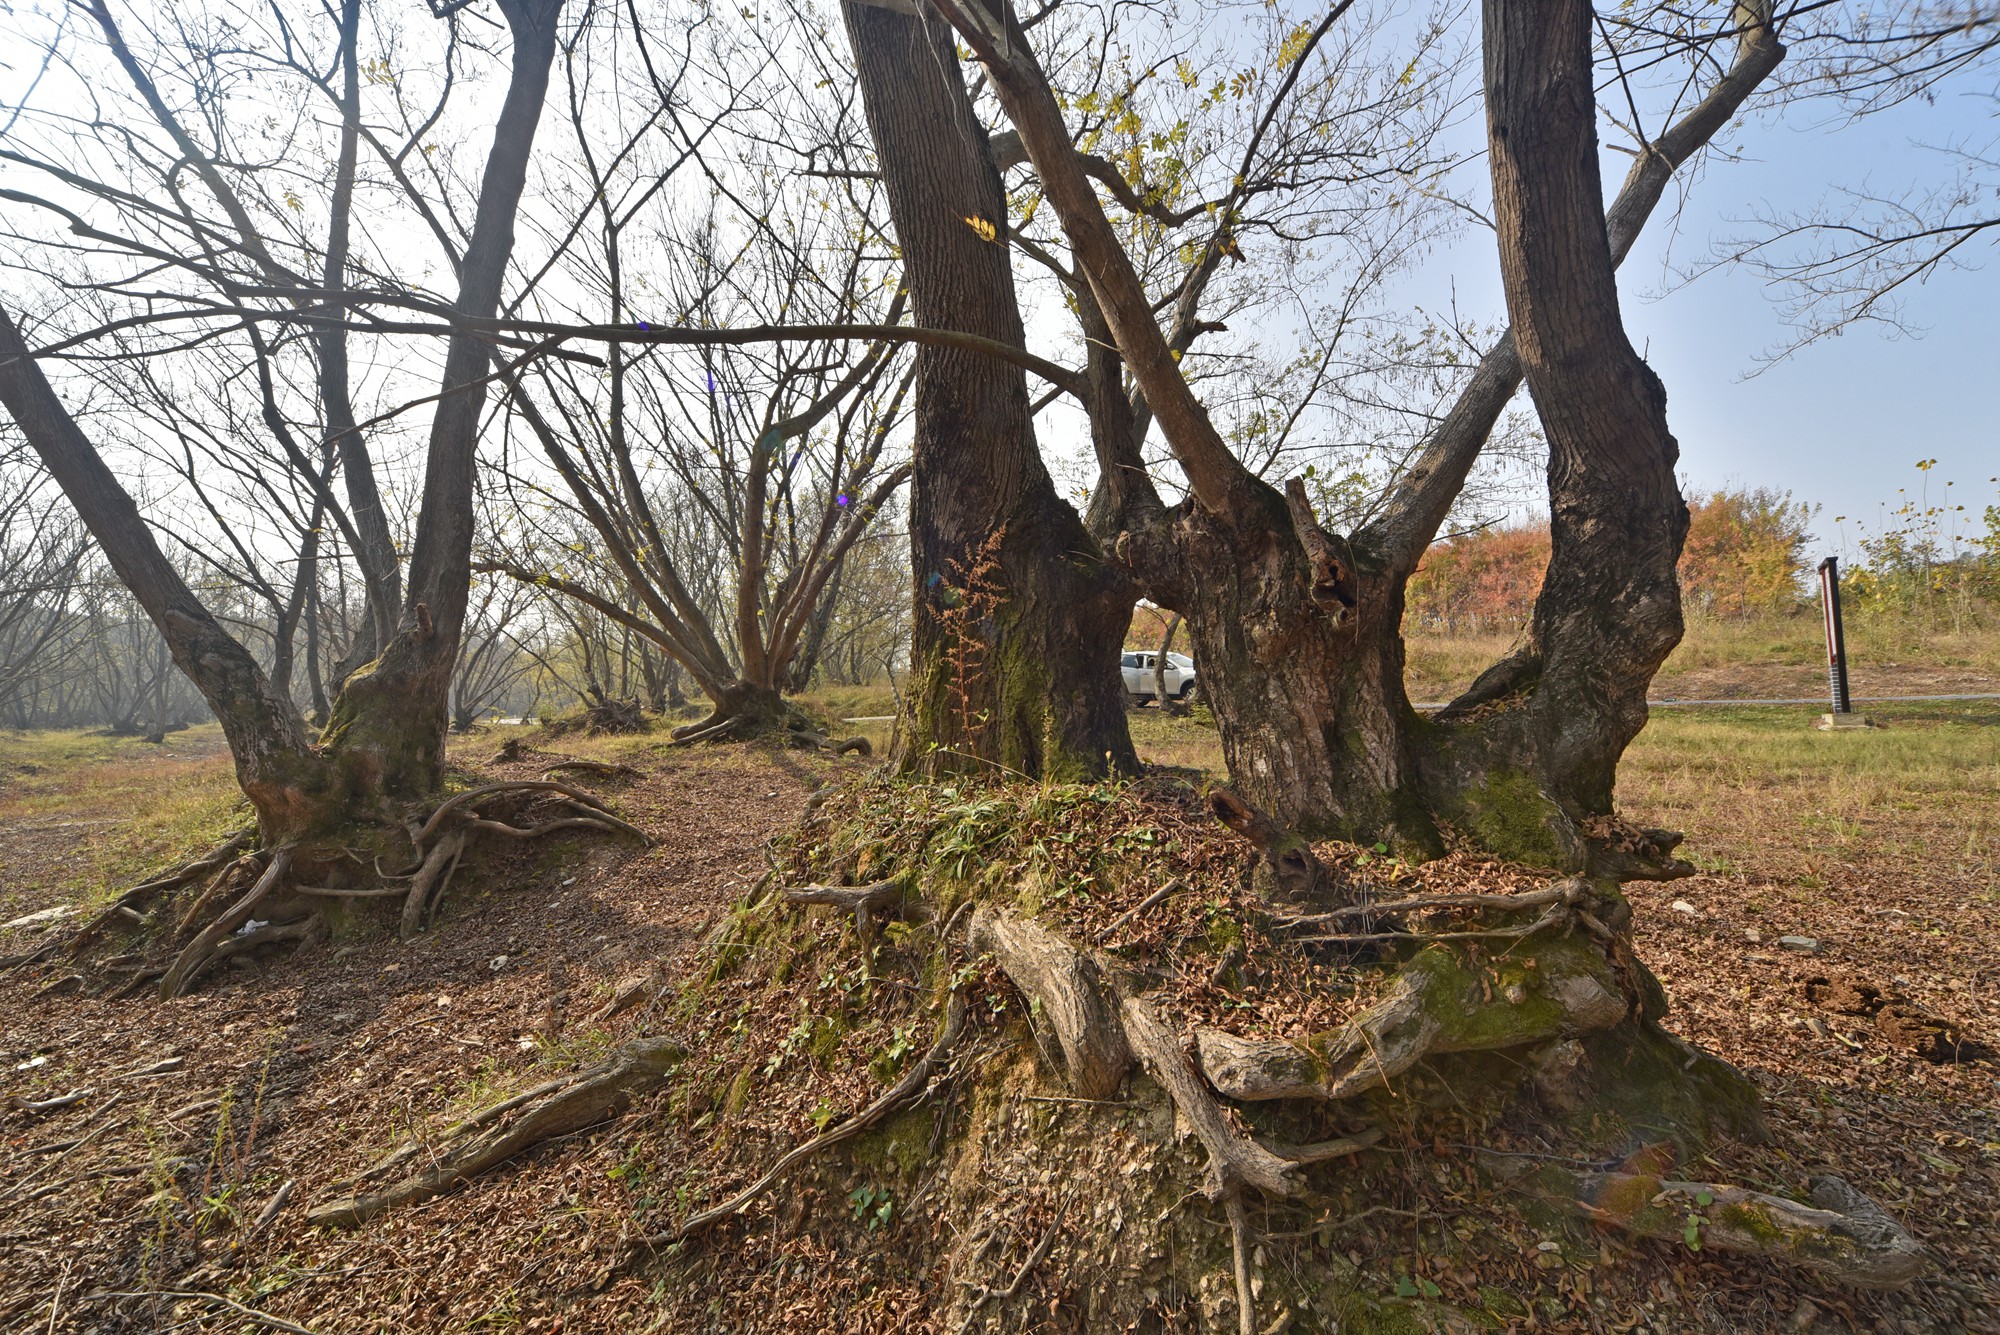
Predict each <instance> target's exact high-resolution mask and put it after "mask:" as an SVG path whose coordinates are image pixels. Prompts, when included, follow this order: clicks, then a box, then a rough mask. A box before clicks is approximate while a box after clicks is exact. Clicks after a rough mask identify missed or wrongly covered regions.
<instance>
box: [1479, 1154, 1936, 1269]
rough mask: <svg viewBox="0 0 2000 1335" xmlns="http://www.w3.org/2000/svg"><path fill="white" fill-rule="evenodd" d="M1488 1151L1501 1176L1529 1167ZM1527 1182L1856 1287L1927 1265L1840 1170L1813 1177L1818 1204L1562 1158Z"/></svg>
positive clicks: (1564, 1201) (1665, 1233)
mask: <svg viewBox="0 0 2000 1335" xmlns="http://www.w3.org/2000/svg"><path fill="white" fill-rule="evenodd" d="M1487 1160H1488V1162H1489V1163H1492V1164H1495V1165H1497V1166H1498V1167H1499V1169H1500V1171H1501V1172H1502V1174H1503V1176H1511V1175H1513V1174H1518V1173H1521V1172H1522V1171H1523V1164H1522V1161H1521V1160H1518V1159H1512V1158H1511V1156H1507V1155H1502V1154H1492V1155H1488V1156H1487ZM1509 1170H1511V1172H1510V1171H1509ZM1524 1185H1525V1186H1526V1187H1527V1189H1528V1190H1530V1191H1532V1192H1534V1193H1535V1194H1536V1195H1538V1196H1541V1197H1543V1198H1544V1199H1546V1200H1549V1201H1552V1202H1555V1203H1557V1204H1561V1205H1564V1206H1567V1207H1568V1208H1570V1209H1573V1210H1576V1211H1578V1212H1579V1213H1581V1214H1584V1215H1586V1216H1588V1217H1589V1218H1591V1219H1594V1220H1596V1221H1597V1222H1598V1223H1600V1224H1608V1225H1612V1226H1614V1227H1617V1228H1622V1229H1624V1230H1626V1231H1627V1232H1629V1233H1635V1234H1638V1235H1639V1236H1640V1237H1646V1238H1657V1239H1660V1240H1662V1241H1667V1242H1687V1243H1699V1244H1700V1245H1701V1246H1703V1247H1713V1248H1715V1249H1716V1250H1717V1251H1725V1252H1735V1253H1738V1254H1741V1255H1745V1256H1757V1257H1762V1258H1764V1259H1765V1260H1770V1261H1778V1262H1782V1263H1784V1264H1787V1265H1796V1266H1802V1267H1804V1268H1805V1269H1807V1270H1812V1271H1815V1272H1817V1273H1819V1274H1822V1275H1825V1276H1826V1277H1827V1278H1828V1279H1831V1280H1834V1281H1836V1282H1838V1283H1841V1284H1847V1285H1851V1286H1853V1287H1855V1288H1861V1289H1899V1288H1902V1287H1903V1286H1904V1285H1906V1284H1908V1283H1909V1282H1910V1281H1911V1280H1913V1279H1915V1278H1916V1277H1917V1276H1918V1275H1919V1274H1921V1273H1922V1272H1923V1268H1924V1257H1923V1248H1922V1246H1921V1244H1919V1243H1918V1242H1917V1240H1916V1239H1915V1238H1913V1237H1911V1236H1910V1234H1909V1233H1908V1232H1906V1231H1905V1230H1904V1229H1903V1227H1902V1225H1900V1224H1898V1223H1897V1222H1896V1221H1895V1220H1894V1219H1891V1218H1890V1217H1889V1215H1888V1213H1887V1212H1886V1211H1885V1210H1883V1209H1882V1207H1881V1206H1879V1205H1877V1204H1876V1203H1875V1202H1874V1201H1872V1200H1870V1199H1869V1198H1868V1197H1867V1196H1865V1195H1863V1194H1862V1193H1861V1192H1859V1191H1856V1190H1855V1189H1854V1188H1853V1187H1851V1186H1849V1185H1848V1184H1847V1183H1846V1182H1845V1181H1843V1180H1842V1179H1840V1178H1837V1177H1831V1176H1827V1177H1816V1178H1814V1179H1813V1180H1812V1204H1811V1205H1806V1204H1802V1203H1801V1202H1799V1201H1793V1200H1786V1199H1785V1198H1784V1197H1782V1196H1771V1195H1767V1194H1765V1193H1764V1192H1761V1191H1752V1190H1750V1189H1749V1188H1747V1187H1732V1186H1727V1185H1724V1184H1721V1183H1715V1182H1676V1181H1671V1180H1666V1179H1662V1178H1659V1177H1654V1176H1652V1175H1650V1174H1645V1173H1578V1172H1574V1171H1572V1170H1570V1169H1566V1168H1561V1167H1538V1168H1536V1169H1534V1170H1532V1171H1529V1172H1528V1173H1527V1175H1526V1179H1525V1183H1524Z"/></svg>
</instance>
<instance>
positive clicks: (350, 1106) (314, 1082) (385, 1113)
mask: <svg viewBox="0 0 2000 1335" xmlns="http://www.w3.org/2000/svg"><path fill="white" fill-rule="evenodd" d="M625 758H628V759H635V760H636V762H637V763H638V764H640V765H641V767H642V768H644V769H645V770H647V772H648V774H647V778H646V779H644V780H643V781H640V782H634V783H628V784H626V785H623V786H622V787H613V788H612V789H610V790H609V791H610V793H611V795H612V796H613V797H614V798H615V801H616V803H617V805H618V807H619V808H620V809H621V810H622V811H623V813H624V814H625V815H626V816H627V817H628V818H630V819H632V820H633V821H634V822H635V823H637V824H638V825H640V826H641V827H642V828H644V829H645V830H647V831H648V832H649V833H650V834H652V835H653V836H654V838H655V839H656V840H657V844H656V846H655V847H654V848H652V849H650V850H648V851H645V852H643V853H639V852H638V851H637V850H635V849H634V848H633V846H632V845H631V844H630V843H611V842H607V841H604V840H601V839H591V840H589V841H587V842H579V843H575V844H566V845H565V844H558V843H556V842H555V841H547V842H546V843H536V844H531V845H528V846H526V847H523V848H520V849H511V848H510V849H508V850H506V852H505V856H506V858H507V859H508V860H507V861H505V862H497V861H492V860H488V861H485V862H481V863H477V864H472V865H469V867H468V868H467V869H466V870H464V871H461V873H460V876H459V878H458V880H457V882H456V883H455V884H454V886H453V888H452V890H451V894H450V898H449V900H448V902H447V905H446V908H445V912H444V916H443V919H442V920H441V921H440V922H439V924H438V925H437V926H436V927H435V928H434V930H433V931H431V932H430V933H429V934H427V935H426V936H424V937H423V938H421V939H419V940H417V941H415V942H413V943H410V944H408V945H399V944H397V943H396V942H395V941H394V940H393V939H391V938H388V937H386V936H384V935H382V934H380V933H377V932H373V931H370V932H365V933H363V934H362V935H360V936H358V937H354V938H352V939H349V940H347V941H345V942H336V943H334V944H331V945H325V946H320V947H317V948H314V949H313V950H311V951H309V952H306V953H304V954H301V955H299V956H296V957H293V958H291V959H283V958H280V959H276V960H273V961H270V962H267V963H264V964H261V965H257V966H254V967H252V968H250V969H247V970H242V971H237V972H233V973H230V974H228V975H227V976H225V977H224V978H222V979H221V980H220V981H218V982H216V983H213V984H210V985H207V986H204V987H203V988H202V989H200V990H199V991H197V992H196V993H195V994H194V995H192V996H190V997H187V998H184V999H182V1000H179V1001H175V1002H171V1003H165V1004H162V1003H160V1002H157V1001H154V1000H152V999H151V998H150V996H147V997H144V998H142V999H136V1000H132V1001H125V1002H117V1001H111V1000H107V999H105V998H102V997H98V996H86V995H80V994H78V993H76V992H60V991H58V992H55V993H47V992H40V993H38V991H37V986H38V984H40V983H41V982H42V980H41V979H24V978H23V976H22V975H21V974H15V975H12V976H10V977H8V978H6V979H5V981H4V984H0V1032H4V1035H5V1037H4V1039H3V1040H0V1049H4V1052H0V1056H4V1059H5V1065H4V1068H0V1069H4V1071H5V1073H6V1079H5V1084H4V1088H5V1091H6V1093H7V1094H9V1095H14V1096H17V1097H19V1098H23V1099H29V1100H41V1099H49V1098H52V1097H55V1096H59V1095H63V1094H67V1093H70V1092H73V1091H77V1090H88V1091H90V1092H89V1094H88V1095H87V1096H86V1097H84V1098H83V1099H81V1100H80V1101H78V1102H76V1103H75V1104H73V1105H71V1106H68V1107H65V1108H62V1109H60V1110H57V1111H54V1112H51V1113H48V1114H44V1115H33V1114H29V1113H26V1112H23V1111H20V1110H19V1109H18V1108H17V1107H15V1106H14V1103H15V1100H14V1099H13V1098H9V1099H8V1100H7V1101H6V1102H7V1104H8V1106H7V1108H6V1110H5V1111H0V1130H4V1136H5V1143H4V1147H0V1182H4V1184H5V1185H4V1186H0V1328H4V1329H26V1328H33V1329H36V1330H79V1331H81V1330H100V1331H103V1330H148V1331H151V1330H164V1329H167V1328H170V1327H173V1328H181V1329H201V1328H204V1327H206V1328H213V1329H224V1328H235V1326H236V1325H240V1321H241V1318H240V1317H238V1318H228V1317H227V1309H226V1308H225V1307H223V1306H222V1305H220V1304H219V1303H217V1302H215V1301H212V1300H210V1299H206V1298H193V1299H174V1298H167V1297H160V1296H158V1295H159V1294H160V1293H162V1292H163V1291H170V1290H172V1291H187V1292H197V1291H198V1292H202V1293H209V1294H218V1293H219V1294H222V1295H225V1296H229V1297H232V1298H234V1299H235V1300H236V1301H238V1302H242V1303H246V1304H250V1305H253V1306H257V1307H260V1308H268V1309H270V1310H274V1311H284V1312H288V1313H291V1314H292V1319H293V1320H295V1321H303V1322H305V1323H306V1324H308V1325H309V1326H310V1328H311V1329H314V1330H316V1331H320V1332H327V1333H330V1332H332V1331H342V1332H347V1331H363V1330H371V1329H380V1330H385V1331H386V1330H399V1331H400V1330H415V1329H425V1330H462V1329H466V1328H467V1327H468V1326H469V1325H471V1324H472V1323H474V1322H475V1321H479V1320H481V1319H482V1318H483V1319H487V1320H489V1321H494V1320H497V1321H500V1323H501V1326H502V1328H507V1327H509V1326H511V1325H512V1324H513V1322H514V1320H515V1317H514V1316H510V1315H507V1314H508V1313H520V1312H522V1311H523V1309H524V1307H525V1308H532V1307H536V1306H540V1305H543V1304H545V1303H547V1302H548V1301H550V1300H552V1299H553V1298H554V1297H555V1296H556V1295H557V1294H558V1293H561V1292H564V1291H568V1290H571V1289H572V1288H573V1287H574V1286H575V1285H577V1284H579V1283H581V1282H582V1280H583V1278H584V1277H583V1276H580V1275H578V1274H576V1273H574V1271H575V1269H576V1262H577V1261H578V1260H579V1258H582V1259H588V1252H587V1249H585V1248H582V1247H579V1245H578V1244H579V1242H580V1240H581V1238H582V1236H583V1234H584V1233H586V1232H593V1231H595V1230H603V1232H602V1234H601V1238H602V1239H603V1240H608V1239H613V1238H615V1237H616V1236H617V1235H618V1232H619V1225H618V1221H617V1220H615V1219H604V1218H597V1217H595V1216H596V1214H597V1206H595V1205H594V1204H593V1202H594V1201H597V1199H598V1198H599V1197H601V1196H604V1195H605V1189H606V1188H607V1187H609V1188H612V1192H611V1194H612V1195H617V1194H618V1193H617V1192H616V1189H615V1184H613V1183H612V1182H610V1181H609V1179H607V1177H606V1171H607V1167H610V1166H615V1165H606V1164H602V1163H597V1162H595V1159H596V1158H597V1157H598V1156H599V1154H600V1153H601V1152H610V1151H608V1150H604V1149H603V1146H602V1145H601V1143H600V1141H599V1140H598V1139H596V1138H593V1137H590V1136H589V1135H586V1136H584V1137H582V1138H579V1139H577V1140H575V1141H573V1142H571V1143H567V1144H562V1145H557V1146H551V1147H546V1148H544V1149H543V1150H541V1151H539V1152H538V1153H536V1154H533V1155H530V1156H527V1160H526V1162H527V1163H529V1164H532V1171H524V1172H520V1173H514V1172H512V1170H511V1168H510V1169H503V1170H501V1172H500V1173H499V1174H497V1175H496V1176H497V1179H498V1180H497V1181H495V1182H493V1183H491V1184H488V1183H482V1184H481V1189H480V1190H478V1191H475V1192H461V1193H458V1194H456V1195H453V1196H448V1197H446V1198H444V1199H443V1200H440V1201H437V1202H435V1203H433V1204H432V1205H430V1206H427V1207H423V1208H418V1209H412V1210H406V1211H397V1212H392V1214H391V1215H389V1216H388V1217H386V1218H384V1219H382V1220H380V1221H378V1222H377V1224H376V1225H375V1226H373V1227H371V1228H369V1229H367V1230H363V1231H361V1232H359V1233H357V1234H352V1235H348V1234H333V1233H330V1232H324V1231H313V1230H307V1229H306V1228H305V1227H304V1225H303V1223H302V1219H303V1214H304V1210H305V1208H306V1207H307V1206H309V1205H310V1204H312V1203H313V1202H315V1201H317V1200H319V1199H321V1198H322V1197H324V1196H326V1195H329V1194H331V1193H330V1191H329V1187H330V1184H331V1183H333V1182H334V1181H335V1180H336V1179H338V1178H340V1177H342V1176H344V1175H346V1174H351V1173H353V1172H355V1171H356V1170H358V1169H359V1168H361V1167H363V1166H364V1165H365V1164H367V1163H368V1162H370V1161H372V1160H373V1159H374V1158H376V1157H378V1156H379V1155H380V1154H381V1153H382V1152H384V1151H386V1150H387V1149H389V1148H391V1147H393V1146H395V1145H397V1144H400V1143H403V1142H404V1141H405V1139H406V1137H407V1133H408V1131H409V1129H410V1128H412V1127H421V1126H424V1125H426V1124H428V1123H429V1122H430V1120H431V1119H432V1118H433V1117H434V1116H436V1115H438V1114H441V1113H443V1112H446V1111H447V1110H450V1111H457V1110H460V1109H462V1108H469V1107H470V1106H473V1105H476V1104H477V1103H479V1102H482V1101H485V1098H486V1097H487V1096H488V1095H489V1094H491V1092H492V1091H495V1090H498V1091H502V1092H505V1091H509V1090H512V1089H515V1088H518V1087H523V1086H526V1085H530V1084H534V1083H537V1082H539V1081H541V1080H544V1079H547V1078H549V1077H550V1076H552V1075H555V1074H559V1073H561V1072H563V1071H567V1070H570V1069H573V1068H574V1067H575V1066H576V1065H578V1064H580V1063H586V1062H588V1061H590V1060H592V1059H594V1058H595V1057H596V1056H597V1055H599V1054H600V1053H601V1052H602V1051H603V1050H604V1049H605V1048H607V1047H608V1046H610V1045H611V1044H612V1043H613V1042H614V1041H616V1040H617V1039H619V1038H622V1037H624V1036H626V1035H627V1034H629V1033H631V1032H637V1031H639V1030H640V1029H641V1028H642V1027H643V1028H644V1029H645V1030H646V1031H649V1032H652V1031H659V1030H661V1029H670V1028H671V1026H672V1019H671V1017H668V1016H665V1015H650V1016H649V1015H645V1014H643V1013H642V1012H640V1011H637V1010H635V1011H634V1012H632V1013H630V1014H627V1015H624V1016H621V1017H619V1018H618V1019H616V1020H614V1021H612V1022H610V1024H609V1025H606V1024H599V1023H597V1022H595V1021H594V1020H593V1018H592V1017H593V1013H594V1012H596V1011H597V1010H598V1009H599V1008H600V1007H601V1006H602V1004H603V1002H604V1001H605V999H606V998H607V997H608V996H609V994H610V993H611V991H612V989H613V988H614V987H615V985H616V984H617V983H618V982H619V981H620V980H621V979H624V978H627V977H630V976H633V975H635V974H646V973H648V972H655V973H659V974H661V975H664V976H668V977H671V976H672V975H673V973H674V971H675V970H676V969H677V968H678V966H679V964H680V962H681V961H682V960H683V958H684V957H685V955H686V954H687V952H688V951H689V949H690V948H691V947H692V946H694V945H695V944H696V943H697V942H698V941H699V940H700V939H701V938H702V937H703V935H704V934H705V932H706V931H707V930H709V929H710V927H711V926H712V925H713V924H714V923H715V922H717V921H718V920H719V918H720V916H721V915H722V913H723V912H724V911H725V910H726V908H727V906H728V904H729V903H730V901H731V899H732V898H733V897H735V896H737V895H740V894H741V893H742V892H743V891H744V890H745V889H746V888H747V887H748V886H749V885H750V883H751V882H753V881H754V880H755V879H756V877H757V876H758V875H760V874H761V873H762V871H763V869H764V859H763V857H762V854H761V846H762V844H763V841H764V840H765V839H766V838H767V836H768V835H769V834H770V833H771V832H772V831H773V830H775V829H776V828H778V827H779V826H780V825H782V824H783V823H785V822H787V821H789V820H791V819H793V818H795V817H796V815H797V813H798V811H799V809H800V806H801V804H802V802H803V799H804V798H805V796H806V794H807V793H808V792H810V791H811V790H812V789H813V788H814V787H816V786H817V785H818V784H819V783H821V782H823V781H824V779H825V777H826V775H827V772H828V768H829V767H828V766H826V765H824V764H820V763H818V762H806V761H799V760H796V759H794V758H792V757H790V756H786V755H773V754H770V753H767V752H762V751H742V750H734V751H721V750H717V751H711V752H709V753H707V754H705V755H702V756H699V757H695V756H688V755H685V754H683V753H677V752H667V753H657V752H656V753H652V754H650V755H644V756H639V757H625ZM545 763H547V758H546V757H541V758H533V757H531V758H530V759H528V760H526V761H523V762H521V763H519V764H517V765H514V766H498V767H495V768H494V773H495V775H496V777H515V778H519V777H533V776H534V775H535V774H536V773H538V772H539V769H540V766H541V764H545ZM850 763H851V762H850ZM68 819H71V820H74V819H78V817H74V816H72V817H69V818H68ZM82 819H91V817H82ZM58 833H62V832H58V831H52V830H49V829H34V830H23V829H16V830H12V831H8V832H6V834H5V835H4V836H0V838H4V839H5V840H6V841H7V842H6V843H4V844H0V857H6V858H7V860H8V861H9V863H10V864H11V865H12V867H13V872H12V874H13V875H14V876H16V877H20V878H23V879H26V880H33V879H35V873H34V870H33V869H34V866H35V865H36V864H35V862H34V861H33V859H36V858H45V857H47V856H48V854H47V852H46V850H47V849H48V847H49V845H48V844H47V843H46V842H45V841H46V840H47V839H48V838H50V837H51V836H52V835H53V834H58ZM23 841H26V842H23ZM42 865H45V866H46V865H49V864H48V863H46V862H44V863H43V864H42ZM500 885H505V886H506V887H507V888H506V889H504V890H502V889H498V888H496V887H497V886H500ZM6 935H7V936H8V937H10V938H18V936H19V934H18V933H7V934H6ZM19 945H20V941H19V940H18V939H13V940H7V941H0V953H11V952H12V951H13V950H16V949H18V948H19ZM287 1181H295V1183H296V1185H295V1187H294V1188H293V1191H292V1194H291V1197H290V1200H289V1202H288V1204H287V1206H286V1208H285V1210H284V1211H283V1212H282V1213H281V1214H280V1215H279V1216H278V1217H277V1219H276V1220H275V1221H274V1222H273V1224H272V1225H271V1226H270V1227H268V1228H267V1229H266V1230H265V1231H264V1232H263V1233H262V1234H260V1235H258V1236H256V1237H255V1238H249V1237H247V1236H246V1235H247V1234H248V1233H249V1230H250V1226H251V1224H252V1223H253V1222H254V1221H255V1220H256V1218H257V1217H258V1215H259V1214H260V1213H261V1212H262V1211H263V1209H264V1208H265V1206H266V1204H267V1203H268V1202H269V1201H270V1200H271V1199H272V1198H273V1197H274V1195H275V1194H276V1193H277V1192H278V1191H279V1189H280V1188H281V1186H282V1185H283V1184H284V1183H285V1182H287ZM625 1210H626V1213H627V1214H628V1216H629V1206H626V1207H625ZM117 1294H141V1295H147V1296H141V1297H117V1296H111V1295H117ZM203 1313H206V1314H208V1317H209V1318H210V1320H211V1321H212V1322H213V1324H212V1325H210V1324H209V1322H206V1321H204V1322H199V1323H197V1324H195V1325H193V1326H183V1325H181V1324H180V1323H182V1322H186V1321H188V1320H190V1319H191V1318H196V1317H198V1316H201V1315H202V1314H203ZM572 1320H574V1319H572ZM232 1322H233V1323H235V1324H232ZM569 1328H571V1329H574V1328H575V1326H574V1324H572V1325H571V1326H570V1327H569Z"/></svg>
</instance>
